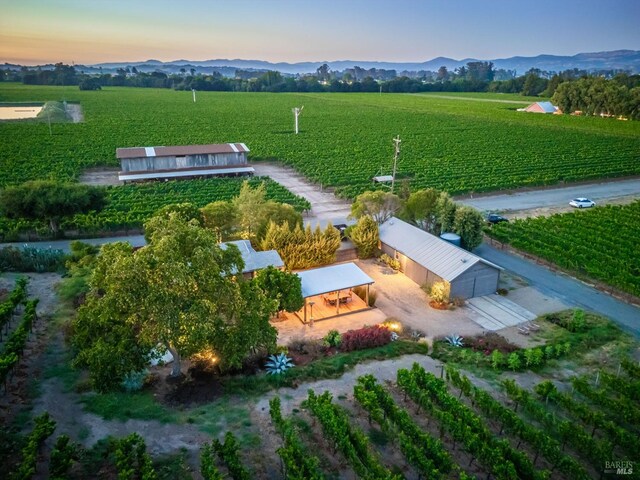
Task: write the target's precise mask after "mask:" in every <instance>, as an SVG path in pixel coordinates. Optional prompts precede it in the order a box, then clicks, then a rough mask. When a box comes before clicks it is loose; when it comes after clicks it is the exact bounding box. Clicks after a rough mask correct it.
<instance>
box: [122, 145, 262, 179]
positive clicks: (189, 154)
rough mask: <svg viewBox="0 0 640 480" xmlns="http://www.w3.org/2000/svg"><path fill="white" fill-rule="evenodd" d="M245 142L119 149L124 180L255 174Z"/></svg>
mask: <svg viewBox="0 0 640 480" xmlns="http://www.w3.org/2000/svg"><path fill="white" fill-rule="evenodd" d="M248 152H249V149H248V148H247V146H246V145H245V144H244V143H222V144H211V145H184V146H175V147H133V148H118V149H117V150H116V157H117V158H118V160H120V173H119V174H118V177H119V179H120V180H121V181H125V182H127V181H139V180H154V179H170V178H194V177H210V176H221V175H252V174H253V173H254V171H255V170H254V169H253V167H251V166H249V165H248V164H247V153H248Z"/></svg>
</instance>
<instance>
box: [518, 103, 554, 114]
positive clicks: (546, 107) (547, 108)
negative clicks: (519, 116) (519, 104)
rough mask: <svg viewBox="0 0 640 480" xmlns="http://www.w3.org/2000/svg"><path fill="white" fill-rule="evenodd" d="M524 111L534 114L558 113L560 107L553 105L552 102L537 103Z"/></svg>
mask: <svg viewBox="0 0 640 480" xmlns="http://www.w3.org/2000/svg"><path fill="white" fill-rule="evenodd" d="M522 111H523V112H533V113H557V112H558V111H559V110H558V107H556V106H555V105H553V104H552V103H551V102H535V103H532V104H531V105H529V106H528V107H526V108H523V109H522Z"/></svg>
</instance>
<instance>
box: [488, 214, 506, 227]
mask: <svg viewBox="0 0 640 480" xmlns="http://www.w3.org/2000/svg"><path fill="white" fill-rule="evenodd" d="M508 221H509V220H507V219H506V218H504V217H502V216H500V215H498V214H497V213H490V214H489V215H487V223H491V224H492V225H493V224H496V223H501V222H508Z"/></svg>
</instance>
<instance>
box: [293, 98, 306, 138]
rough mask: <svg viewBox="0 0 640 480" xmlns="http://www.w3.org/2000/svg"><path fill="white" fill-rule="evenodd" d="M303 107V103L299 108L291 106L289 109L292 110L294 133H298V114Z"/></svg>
mask: <svg viewBox="0 0 640 480" xmlns="http://www.w3.org/2000/svg"><path fill="white" fill-rule="evenodd" d="M303 108H304V105H303V106H302V107H300V108H298V107H295V108H292V109H291V111H292V112H293V116H294V118H295V126H296V135H297V134H298V117H299V116H300V114H301V113H302V109H303Z"/></svg>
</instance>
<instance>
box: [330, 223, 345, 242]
mask: <svg viewBox="0 0 640 480" xmlns="http://www.w3.org/2000/svg"><path fill="white" fill-rule="evenodd" d="M333 228H335V229H336V230H338V231H339V232H340V240H342V241H343V242H344V241H345V240H346V239H347V236H346V235H345V234H344V232H345V231H346V230H347V225H346V224H344V223H338V224H336V225H333Z"/></svg>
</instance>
